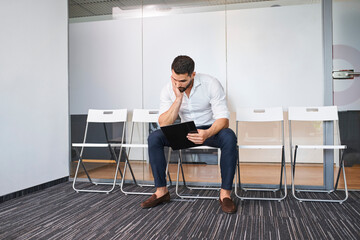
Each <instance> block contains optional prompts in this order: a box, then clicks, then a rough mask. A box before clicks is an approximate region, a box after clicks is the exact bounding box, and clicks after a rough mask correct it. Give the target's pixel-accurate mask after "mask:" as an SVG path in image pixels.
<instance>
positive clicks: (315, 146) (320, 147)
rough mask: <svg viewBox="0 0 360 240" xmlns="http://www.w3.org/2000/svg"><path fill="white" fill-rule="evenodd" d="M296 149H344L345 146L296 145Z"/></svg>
mask: <svg viewBox="0 0 360 240" xmlns="http://www.w3.org/2000/svg"><path fill="white" fill-rule="evenodd" d="M294 147H295V146H293V148H294ZM297 147H298V148H302V149H346V146H345V145H297Z"/></svg>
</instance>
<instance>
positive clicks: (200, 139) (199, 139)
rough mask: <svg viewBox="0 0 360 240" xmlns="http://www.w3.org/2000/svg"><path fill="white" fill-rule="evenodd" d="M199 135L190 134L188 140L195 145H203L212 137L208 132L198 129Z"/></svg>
mask: <svg viewBox="0 0 360 240" xmlns="http://www.w3.org/2000/svg"><path fill="white" fill-rule="evenodd" d="M197 131H198V133H189V134H188V135H187V138H188V139H189V140H190V141H192V142H193V143H195V144H203V143H204V142H205V140H206V139H208V138H209V137H210V134H209V131H208V130H203V129H198V130H197Z"/></svg>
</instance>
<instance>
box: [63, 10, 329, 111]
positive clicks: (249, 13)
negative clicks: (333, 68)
mask: <svg viewBox="0 0 360 240" xmlns="http://www.w3.org/2000/svg"><path fill="white" fill-rule="evenodd" d="M225 20H226V23H225ZM321 33H322V31H321V7H320V4H310V5H298V6H284V7H278V8H257V9H240V10H228V11H227V15H226V14H225V11H216V12H201V13H187V14H174V15H167V16H159V17H146V18H144V19H143V25H142V23H141V21H140V19H138V18H133V19H125V18H123V19H121V18H120V19H118V20H112V21H111V20H110V21H98V22H84V23H72V24H70V43H69V44H70V92H71V99H70V102H71V105H70V108H71V114H84V113H86V112H87V110H88V109H89V108H120V107H121V108H122V107H126V108H128V109H132V108H135V107H144V108H157V107H158V106H159V93H160V89H161V87H162V86H163V85H164V84H165V83H166V82H167V81H169V77H170V74H171V69H170V65H171V62H172V60H173V58H174V57H175V56H177V55H179V54H188V55H190V56H192V57H193V58H194V60H195V63H196V71H197V72H202V73H208V74H211V75H214V76H215V77H217V78H218V79H219V80H220V81H221V82H222V84H223V86H224V88H226V90H228V99H229V103H230V109H231V110H232V111H236V107H242V106H285V107H287V106H290V105H323V98H324V97H323V58H322V35H321ZM304 96H306V97H304ZM125 99H127V100H126V101H125Z"/></svg>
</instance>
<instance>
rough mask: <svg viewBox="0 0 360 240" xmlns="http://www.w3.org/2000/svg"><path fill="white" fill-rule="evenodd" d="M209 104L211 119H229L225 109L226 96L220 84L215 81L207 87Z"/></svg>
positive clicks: (227, 111) (227, 110)
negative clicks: (211, 113)
mask: <svg viewBox="0 0 360 240" xmlns="http://www.w3.org/2000/svg"><path fill="white" fill-rule="evenodd" d="M209 93H210V104H211V109H212V112H213V118H214V119H219V118H227V119H230V113H229V109H228V107H227V101H226V95H225V92H224V89H223V87H222V86H221V83H220V82H219V81H218V80H216V81H212V83H211V84H210V85H209Z"/></svg>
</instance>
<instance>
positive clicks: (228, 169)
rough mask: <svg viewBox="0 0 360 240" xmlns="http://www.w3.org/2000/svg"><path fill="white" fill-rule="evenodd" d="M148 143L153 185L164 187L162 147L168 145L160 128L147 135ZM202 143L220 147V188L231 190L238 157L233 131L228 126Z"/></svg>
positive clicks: (164, 166)
mask: <svg viewBox="0 0 360 240" xmlns="http://www.w3.org/2000/svg"><path fill="white" fill-rule="evenodd" d="M199 128H200V129H206V128H209V126H206V127H199ZM148 144H149V160H150V164H151V169H152V172H153V176H154V181H155V187H164V186H166V173H165V171H166V158H165V153H164V147H165V146H169V142H168V141H167V139H166V137H165V135H164V134H163V132H162V131H161V130H156V131H154V132H152V133H151V134H150V135H149V138H148ZM203 145H204V146H210V147H217V148H220V149H221V157H220V169H221V188H223V189H226V190H231V189H232V185H233V181H234V175H235V169H236V161H237V157H238V151H237V138H236V135H235V133H234V132H233V131H232V130H231V129H230V128H225V129H222V130H221V131H220V132H218V133H217V134H216V135H214V136H212V137H210V138H208V139H206V140H205V142H204V143H203Z"/></svg>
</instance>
